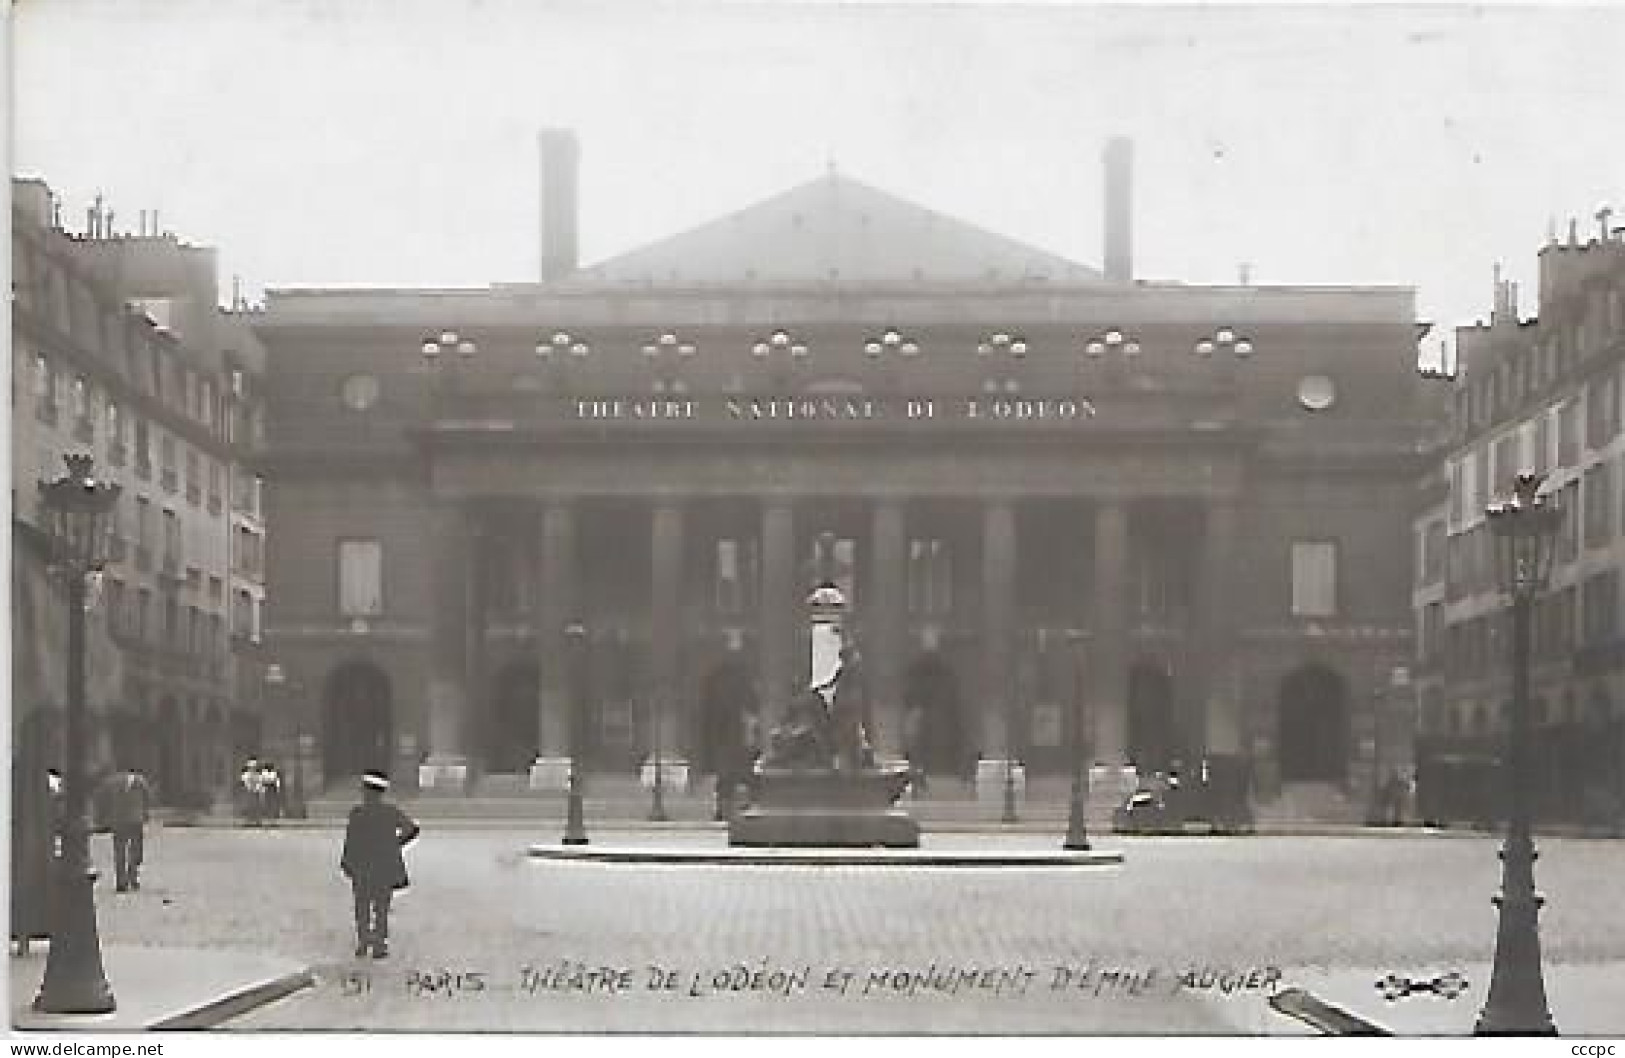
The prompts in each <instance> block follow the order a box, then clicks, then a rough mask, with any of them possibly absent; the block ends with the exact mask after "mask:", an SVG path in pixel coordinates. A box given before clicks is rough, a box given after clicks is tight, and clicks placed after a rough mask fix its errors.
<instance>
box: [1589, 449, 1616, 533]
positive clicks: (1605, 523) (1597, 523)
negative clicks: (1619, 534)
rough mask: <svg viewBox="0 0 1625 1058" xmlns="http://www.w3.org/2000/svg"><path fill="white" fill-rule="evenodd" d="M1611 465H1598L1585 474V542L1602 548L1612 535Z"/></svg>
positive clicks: (1612, 498)
mask: <svg viewBox="0 0 1625 1058" xmlns="http://www.w3.org/2000/svg"><path fill="white" fill-rule="evenodd" d="M1613 470H1614V468H1613V465H1612V464H1610V463H1599V464H1597V465H1596V466H1594V467H1592V468H1591V469H1590V470H1588V471H1586V473H1585V480H1584V489H1585V500H1584V505H1585V522H1586V525H1585V542H1586V546H1587V547H1603V546H1605V545H1606V544H1607V543H1608V539H1609V537H1610V536H1611V535H1612V534H1613V529H1614V526H1613V516H1614V497H1613V487H1612V486H1613Z"/></svg>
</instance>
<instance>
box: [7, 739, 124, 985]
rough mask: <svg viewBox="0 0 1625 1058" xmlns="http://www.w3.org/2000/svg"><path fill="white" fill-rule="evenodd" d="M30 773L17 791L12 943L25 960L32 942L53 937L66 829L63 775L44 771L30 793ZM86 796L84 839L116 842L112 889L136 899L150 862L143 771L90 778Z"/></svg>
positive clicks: (20, 776)
mask: <svg viewBox="0 0 1625 1058" xmlns="http://www.w3.org/2000/svg"><path fill="white" fill-rule="evenodd" d="M27 770H28V769H21V770H19V772H18V773H17V774H16V775H14V781H13V784H12V790H13V803H12V819H11V880H12V907H11V939H12V942H13V943H14V944H15V945H17V948H18V950H19V953H21V954H26V953H27V950H28V946H29V942H30V941H31V940H33V939H34V938H37V937H48V936H50V933H51V928H52V921H51V916H52V909H51V905H52V899H51V896H52V893H53V892H54V891H55V889H56V885H57V877H56V873H55V872H56V867H57V865H58V864H59V863H60V862H61V857H62V856H63V852H64V850H63V842H64V840H65V839H66V837H67V831H68V822H69V819H68V795H67V786H66V783H65V781H64V779H63V776H62V772H61V771H60V770H58V769H56V768H47V769H46V770H45V776H44V782H43V783H41V782H39V780H38V779H37V778H36V779H35V780H34V782H35V783H37V784H38V785H37V786H36V787H35V788H34V789H33V790H30V789H29V788H28V787H29V785H30V784H29V783H28V782H27V781H26V779H25V772H26V771H27ZM33 774H34V775H35V776H37V775H38V772H34V773H33ZM88 789H89V796H88V797H87V799H86V803H85V805H84V807H85V809H86V815H87V816H88V818H87V819H85V821H84V826H85V827H86V832H87V833H106V834H109V835H110V836H111V838H112V842H113V879H114V884H115V885H116V887H117V890H118V891H119V892H120V893H130V892H135V891H136V890H138V889H140V888H141V866H142V863H143V861H144V860H145V858H146V848H145V844H146V843H145V840H144V839H145V832H146V825H147V819H148V815H149V813H150V811H151V807H152V787H151V786H150V785H149V784H148V782H147V780H146V778H145V776H143V775H142V774H141V773H140V772H139V771H136V770H134V769H126V768H119V769H114V770H112V771H109V772H107V773H106V774H105V775H102V776H100V777H96V776H91V777H90V781H89V783H88Z"/></svg>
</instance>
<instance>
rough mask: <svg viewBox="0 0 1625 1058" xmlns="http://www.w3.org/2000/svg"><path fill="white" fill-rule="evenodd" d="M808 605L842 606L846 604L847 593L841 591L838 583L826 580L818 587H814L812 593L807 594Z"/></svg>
mask: <svg viewBox="0 0 1625 1058" xmlns="http://www.w3.org/2000/svg"><path fill="white" fill-rule="evenodd" d="M807 605H808V606H818V607H842V606H845V605H846V593H845V592H843V591H841V589H840V587H839V586H838V585H835V584H831V583H830V582H829V581H825V582H824V583H822V584H820V585H819V586H818V587H816V588H814V589H813V590H812V594H811V595H809V596H807Z"/></svg>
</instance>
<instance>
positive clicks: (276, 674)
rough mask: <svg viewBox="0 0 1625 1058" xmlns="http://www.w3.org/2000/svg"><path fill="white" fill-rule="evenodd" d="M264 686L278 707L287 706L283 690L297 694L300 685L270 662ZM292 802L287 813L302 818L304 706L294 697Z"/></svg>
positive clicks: (276, 664)
mask: <svg viewBox="0 0 1625 1058" xmlns="http://www.w3.org/2000/svg"><path fill="white" fill-rule="evenodd" d="M265 686H266V688H267V689H268V690H269V691H270V692H271V694H272V695H273V696H274V697H275V699H276V704H277V705H278V706H279V707H282V708H286V707H287V704H288V703H287V699H286V698H285V697H284V696H283V692H285V691H286V692H288V693H290V694H293V695H298V694H299V692H300V690H301V688H300V685H299V684H298V683H296V682H294V681H292V680H289V679H288V672H287V670H286V669H284V668H283V667H282V666H281V665H280V664H278V663H276V662H274V661H273V662H272V663H271V664H269V665H267V666H265ZM292 712H293V726H294V731H293V791H292V793H293V804H292V806H291V810H290V812H289V815H290V816H292V817H293V818H294V819H304V818H305V816H306V814H307V812H306V808H305V720H304V708H303V707H302V705H301V704H300V701H299V699H298V698H297V697H296V698H295V699H294V700H293V709H292Z"/></svg>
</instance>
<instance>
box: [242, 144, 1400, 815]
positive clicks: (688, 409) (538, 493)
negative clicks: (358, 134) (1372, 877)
mask: <svg viewBox="0 0 1625 1058" xmlns="http://www.w3.org/2000/svg"><path fill="white" fill-rule="evenodd" d="M576 151H577V148H576V144H575V141H574V140H573V139H572V138H571V137H570V136H569V135H568V134H566V133H544V134H543V137H542V176H543V180H542V184H543V191H542V202H541V213H542V218H543V247H542V261H543V270H542V275H541V276H540V278H539V281H538V282H536V283H532V284H515V285H498V286H492V287H487V288H481V289H458V290H427V289H414V290H398V289H370V290H278V291H272V292H270V293H269V294H268V296H267V303H266V307H265V311H264V313H263V316H262V317H261V318H260V320H259V321H258V334H259V336H260V338H261V340H262V341H263V342H264V343H265V345H266V347H267V349H268V350H269V361H270V365H271V367H270V376H269V380H268V385H269V387H270V392H271V397H270V400H271V418H270V423H269V436H268V451H267V453H266V460H267V463H266V465H267V468H268V470H267V473H268V485H267V520H268V524H269V526H270V527H271V528H270V533H269V590H268V597H269V598H270V600H271V602H270V607H271V609H270V612H269V621H268V632H267V634H268V638H269V644H270V646H269V650H270V652H271V654H272V655H273V656H274V657H275V659H276V661H277V663H278V664H279V665H281V666H282V668H283V670H284V671H286V672H287V673H288V675H289V679H290V682H291V683H292V684H294V685H297V686H298V687H300V688H302V692H301V693H300V694H298V695H295V696H294V700H293V701H291V702H290V704H289V707H288V709H287V710H286V711H285V713H286V715H284V716H283V721H284V725H285V730H286V733H287V734H288V736H289V737H291V736H293V735H296V734H304V735H305V736H306V741H307V744H308V745H311V746H312V756H313V759H311V760H310V761H309V762H308V763H309V765H310V769H309V771H308V772H307V774H311V775H316V774H319V775H321V776H323V777H325V778H326V779H328V780H329V781H331V780H333V779H335V778H336V777H338V776H343V775H347V774H351V773H354V772H356V771H357V770H359V769H361V768H363V767H367V766H372V765H374V764H383V763H388V764H389V765H390V766H391V767H392V768H393V769H394V771H395V773H396V775H397V776H398V777H400V778H402V779H407V780H411V779H420V780H421V782H422V783H423V784H424V785H426V786H432V787H437V788H452V789H456V788H462V787H463V786H464V785H465V784H469V783H475V784H478V788H479V789H481V790H488V791H494V790H503V789H507V790H513V789H517V788H524V789H533V788H536V789H540V788H557V787H558V786H559V785H560V784H562V782H563V776H564V772H565V768H566V762H567V760H568V756H569V750H570V742H571V733H572V729H571V708H572V707H573V706H579V707H580V708H581V710H582V712H581V714H580V715H581V716H583V717H584V722H583V723H582V725H581V726H580V728H579V734H580V736H581V740H582V742H581V746H582V752H583V753H584V755H585V756H586V757H587V758H588V760H589V761H590V762H591V765H592V767H593V769H594V771H595V773H597V774H599V775H605V774H610V773H615V774H623V775H627V776H630V775H633V774H635V772H636V769H637V768H638V766H639V765H640V764H642V763H644V762H646V761H647V760H649V758H650V757H651V755H652V754H654V753H656V752H657V751H658V752H660V753H661V754H662V758H663V759H664V760H666V761H668V762H670V763H671V766H672V768H673V769H674V774H676V775H677V776H678V777H679V778H680V779H681V778H683V777H684V776H685V773H686V774H687V777H688V778H689V779H692V780H693V781H695V782H698V781H699V780H700V777H701V776H703V775H705V774H706V773H708V772H710V771H712V770H713V769H714V768H715V767H716V765H717V761H718V755H719V747H721V746H724V745H726V744H727V741H728V740H729V738H730V737H731V735H730V733H731V732H732V731H736V730H739V729H740V728H741V727H742V726H744V725H745V721H743V720H741V718H742V717H747V716H748V717H753V718H755V719H756V723H755V725H754V726H755V728H756V730H757V731H758V733H759V734H760V733H762V732H765V731H767V730H768V729H769V728H770V727H771V726H772V724H773V723H774V722H775V720H776V719H777V718H778V717H779V716H780V715H781V714H782V711H783V709H784V707H785V705H786V702H787V699H788V697H789V696H790V695H791V694H792V693H794V692H795V691H796V690H798V689H801V688H804V687H805V686H806V681H807V678H808V660H807V659H808V655H807V645H806V642H807V638H806V637H807V635H808V632H807V628H806V610H805V606H804V600H805V597H806V596H807V594H808V592H809V590H810V589H811V588H812V587H813V586H814V585H815V584H817V583H820V582H822V581H825V580H830V581H834V582H835V583H837V584H838V585H839V586H840V587H841V588H842V589H843V591H844V592H845V594H846V596H847V599H848V600H849V605H850V619H849V622H848V633H849V635H850V636H851V637H853V638H855V640H856V642H857V644H858V646H859V649H860V650H861V653H862V656H863V659H864V668H865V671H866V682H867V687H868V697H869V700H870V702H871V708H872V711H873V718H872V725H871V726H872V729H873V730H872V736H873V741H874V743H875V746H876V749H877V752H878V754H879V755H880V756H881V757H883V758H884V757H893V758H895V757H901V756H903V755H905V754H908V755H910V756H912V757H913V758H915V759H916V760H919V761H923V762H924V764H925V766H926V767H927V768H928V770H929V771H930V772H931V773H932V774H933V775H938V776H942V777H943V778H944V779H949V778H950V777H952V776H955V775H958V776H963V777H966V778H970V777H973V776H974V775H975V774H976V773H977V766H978V765H977V762H978V760H981V761H983V762H1002V761H1004V760H1005V759H1006V758H1007V757H1009V756H1013V757H1014V758H1015V759H1017V760H1019V761H1021V762H1023V764H1024V765H1025V767H1026V769H1027V773H1028V774H1030V775H1041V774H1043V773H1045V772H1050V773H1064V772H1065V771H1066V770H1067V768H1069V767H1070V764H1071V762H1072V760H1073V759H1074V754H1073V751H1072V750H1071V748H1070V747H1071V746H1072V745H1073V744H1074V741H1073V738H1072V735H1073V728H1072V724H1073V723H1074V717H1079V718H1081V719H1080V720H1079V721H1078V722H1079V723H1081V724H1082V729H1081V730H1082V731H1083V732H1084V737H1083V738H1082V739H1080V740H1079V741H1081V742H1084V743H1086V744H1087V747H1088V748H1087V754H1088V756H1089V758H1090V759H1091V760H1092V761H1095V762H1099V763H1100V764H1102V765H1105V766H1108V767H1116V766H1121V765H1125V764H1129V763H1132V764H1134V765H1136V766H1138V767H1139V768H1141V769H1142V770H1143V769H1147V768H1165V767H1167V766H1169V764H1170V763H1171V762H1173V761H1176V760H1179V761H1183V762H1186V766H1187V767H1194V766H1195V762H1196V761H1198V760H1199V759H1201V758H1203V757H1210V758H1221V757H1222V758H1225V759H1227V760H1231V761H1238V762H1243V763H1245V764H1247V765H1248V766H1249V767H1250V770H1251V772H1252V774H1253V775H1254V776H1255V777H1256V789H1257V791H1258V792H1259V794H1260V796H1261V797H1262V798H1263V799H1265V801H1266V802H1268V801H1271V800H1273V799H1275V798H1278V797H1279V796H1280V794H1281V793H1282V792H1283V790H1284V791H1286V792H1288V793H1289V794H1290V793H1291V792H1292V791H1294V790H1296V789H1306V790H1307V791H1308V792H1307V793H1304V794H1303V795H1302V796H1303V797H1306V798H1308V801H1307V802H1306V803H1312V804H1313V805H1315V806H1316V810H1317V811H1325V812H1338V811H1355V810H1359V811H1363V800H1362V799H1363V798H1364V797H1365V796H1366V795H1367V793H1368V788H1369V785H1370V782H1371V779H1372V775H1373V774H1374V771H1375V769H1377V768H1378V767H1379V764H1380V762H1379V760H1378V759H1377V756H1378V754H1379V752H1380V747H1379V746H1378V742H1379V739H1378V737H1377V732H1378V729H1379V724H1378V719H1379V718H1378V716H1377V713H1378V712H1379V711H1380V709H1381V708H1383V707H1384V703H1387V702H1389V701H1390V700H1391V697H1392V696H1391V695H1390V694H1389V693H1388V689H1389V687H1390V680H1391V674H1392V672H1393V670H1394V669H1395V667H1396V666H1401V665H1403V664H1404V663H1405V662H1406V660H1407V658H1408V657H1409V654H1410V650H1411V637H1410V613H1409V585H1410V581H1411V558H1410V547H1409V541H1410V533H1411V528H1410V510H1411V507H1410V503H1411V499H1412V496H1413V489H1414V482H1415V481H1416V480H1417V479H1418V477H1419V476H1420V474H1421V466H1420V463H1419V455H1418V451H1419V449H1418V440H1419V439H1420V438H1421V437H1422V436H1423V431H1424V426H1425V423H1424V422H1423V421H1422V420H1423V416H1422V415H1421V413H1420V409H1421V408H1422V407H1423V405H1422V403H1421V399H1420V398H1421V393H1420V391H1419V387H1420V386H1421V385H1422V384H1421V383H1420V382H1419V381H1418V379H1417V375H1416V371H1415V358H1416V336H1417V325H1416V321H1415V317H1414V305H1413V296H1412V292H1411V291H1410V290H1409V289H1398V288H1371V287H1361V288H1345V287H1314V288H1308V287H1271V286H1258V285H1250V284H1245V285H1238V286H1226V287H1204V286H1187V285H1182V284H1178V283H1165V282H1150V281H1143V280H1137V279H1135V278H1134V276H1133V270H1132V260H1131V254H1130V245H1131V241H1130V232H1129V218H1130V209H1129V188H1130V179H1129V177H1130V173H1129V167H1130V155H1129V146H1128V144H1127V143H1126V141H1113V143H1112V144H1110V145H1109V146H1108V147H1107V149H1106V151H1105V153H1104V157H1105V167H1104V180H1103V184H1104V187H1105V199H1106V224H1105V230H1106V239H1105V257H1104V267H1103V268H1102V269H1099V270H1097V269H1095V268H1093V267H1090V266H1087V265H1083V264H1079V263H1074V262H1072V261H1068V260H1065V259H1062V258H1059V257H1057V256H1055V255H1053V254H1050V253H1046V252H1044V251H1042V250H1039V249H1035V248H1032V247H1029V246H1025V245H1022V244H1020V243H1018V242H1015V241H1013V240H1011V239H1008V238H1004V237H1001V236H998V235H994V234H991V233H989V232H986V231H983V230H981V229H978V228H976V227H974V226H972V225H970V224H968V223H965V222H963V221H960V220H957V219H954V218H951V217H947V216H943V215H941V214H937V213H934V212H932V211H930V210H928V209H925V208H923V207H921V206H918V205H915V204H913V203H911V202H909V201H906V200H904V199H902V198H899V197H895V196H893V195H892V194H889V193H886V192H883V191H880V190H877V189H875V188H872V187H870V186H867V185H866V184H864V183H862V182H860V181H858V180H855V179H851V178H849V177H847V176H845V175H842V174H838V173H836V172H833V171H831V172H829V173H826V174H823V175H820V176H818V177H816V178H815V179H813V180H811V181H810V182H808V183H805V184H803V185H801V186H798V187H795V188H792V189H790V190H788V191H786V192H784V193H782V194H780V195H778V196H776V197H773V198H770V199H768V200H766V201H764V202H760V203H758V204H755V205H752V206H748V207H746V208H745V209H743V210H741V211H739V212H738V213H735V214H733V215H731V216H727V217H724V218H722V219H720V220H717V221H715V222H713V223H710V224H707V225H705V226H702V227H700V228H698V229H696V230H693V231H689V232H687V233H685V234H681V235H677V236H674V237H671V238H669V239H665V240H663V241H659V242H655V243H653V244H651V245H649V246H646V247H644V248H642V249H638V250H634V251H632V252H629V253H626V254H624V255H622V256H618V257H615V258H612V259H609V260H605V261H601V262H599V263H596V264H592V265H586V266H583V265H582V264H581V263H580V262H579V261H578V260H577V254H576V227H575V225H576V203H575V188H576V157H577V155H576ZM520 212H523V210H520ZM947 786H948V787H950V788H951V787H952V783H951V782H950V783H948V784H947ZM1277 803H1278V802H1277Z"/></svg>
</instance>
